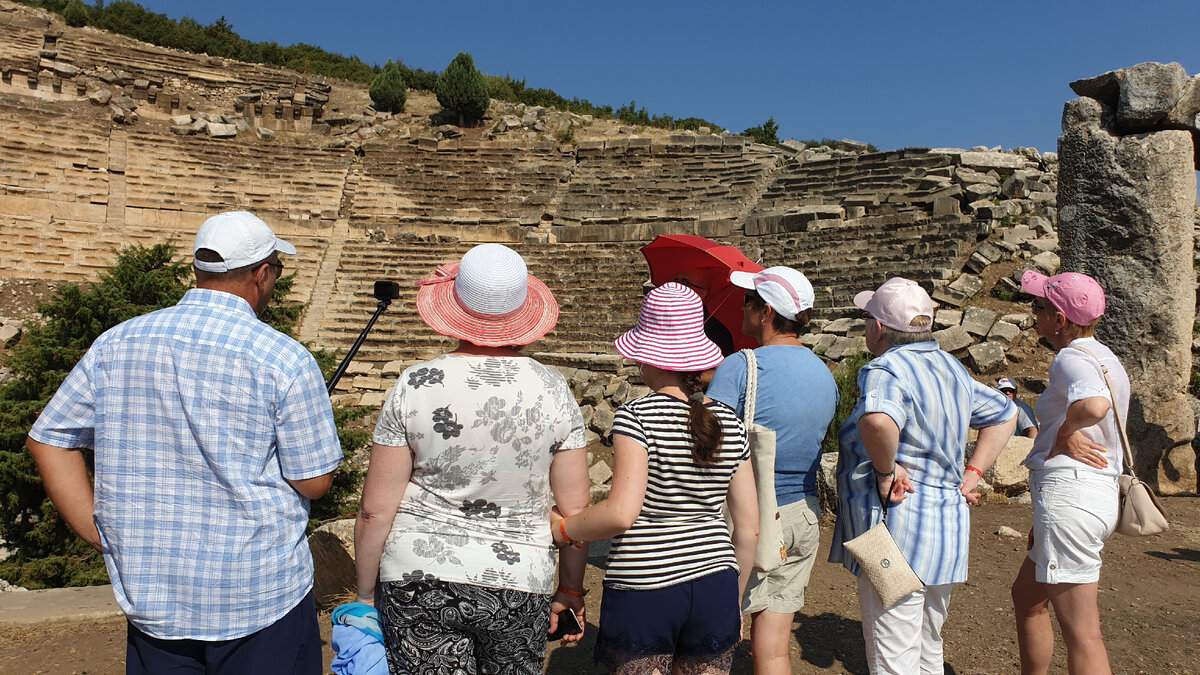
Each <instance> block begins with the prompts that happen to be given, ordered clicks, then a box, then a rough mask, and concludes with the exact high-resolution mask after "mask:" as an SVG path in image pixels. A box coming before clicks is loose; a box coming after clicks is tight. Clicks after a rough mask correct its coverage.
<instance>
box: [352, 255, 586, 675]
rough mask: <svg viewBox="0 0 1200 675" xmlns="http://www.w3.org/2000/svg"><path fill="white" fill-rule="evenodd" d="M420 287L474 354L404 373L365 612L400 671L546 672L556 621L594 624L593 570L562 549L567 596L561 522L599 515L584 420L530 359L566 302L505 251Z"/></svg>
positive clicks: (361, 518) (363, 565) (559, 379)
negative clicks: (590, 505) (557, 540)
mask: <svg viewBox="0 0 1200 675" xmlns="http://www.w3.org/2000/svg"><path fill="white" fill-rule="evenodd" d="M417 284H418V286H420V289H419V290H418V292H417V310H418V312H419V313H420V315H421V319H422V320H424V321H425V323H427V324H429V326H430V327H431V328H433V329H434V330H436V331H437V332H439V333H442V334H443V335H449V336H451V337H457V338H458V339H459V344H458V348H457V349H455V350H454V351H452V352H450V353H448V354H442V355H440V356H438V357H436V358H434V359H432V360H430V361H426V362H424V363H419V364H417V365H414V366H412V367H410V368H408V369H407V370H405V371H404V372H403V373H402V374H401V375H400V379H399V380H398V381H397V382H396V385H395V386H394V387H393V388H392V391H391V392H390V393H389V394H388V398H387V401H386V402H385V403H384V406H383V410H382V411H381V412H380V415H379V422H378V423H377V425H376V427H375V434H374V437H373V439H372V440H373V443H372V444H371V463H370V466H369V468H368V469H367V477H366V481H365V483H364V485H363V493H362V504H361V507H360V509H359V513H358V520H357V521H356V523H355V527H354V542H355V552H356V562H357V568H358V600H359V601H360V602H365V603H369V604H374V605H375V606H376V608H377V609H378V610H379V614H380V616H381V623H382V624H383V636H384V645H385V647H386V648H387V657H388V665H389V668H390V670H391V672H393V673H429V674H434V673H447V674H449V673H460V672H470V673H474V672H503V673H514V674H515V673H522V674H525V673H527V674H529V675H540V674H541V672H542V667H543V661H544V659H545V651H546V633H547V631H548V630H549V631H553V630H554V629H555V628H556V627H557V619H558V616H557V612H559V611H562V610H564V609H568V608H569V609H571V610H572V611H574V613H575V615H576V617H577V618H578V619H579V623H580V625H581V626H582V625H583V620H584V610H583V571H584V566H585V565H586V562H587V560H586V551H580V550H576V549H566V550H563V552H562V553H561V557H560V559H559V561H558V562H559V563H560V566H559V574H558V581H559V583H558V586H557V590H556V588H555V584H554V571H555V557H556V556H555V555H554V547H553V542H552V540H551V537H550V532H549V528H548V523H549V517H550V509H551V504H552V502H557V504H558V507H559V508H560V509H561V510H562V511H563V512H564V513H574V512H577V511H579V510H581V509H583V507H585V506H586V505H587V501H588V478H587V459H586V455H585V451H584V449H583V447H584V445H585V441H584V431H583V417H582V415H581V414H580V412H579V407H578V405H576V403H575V399H574V397H573V396H572V395H571V391H570V389H569V388H568V386H567V382H566V380H565V379H564V378H563V376H562V375H561V374H560V373H559V372H558V371H556V370H554V369H552V368H548V367H546V366H543V365H542V364H540V363H538V362H537V361H534V360H533V359H531V358H529V357H526V356H522V355H521V354H520V353H519V352H518V351H517V347H518V346H519V345H525V344H528V343H530V342H533V341H534V340H536V339H538V338H540V337H541V336H542V335H544V334H546V333H547V332H548V331H549V330H550V329H551V328H553V327H554V324H555V321H556V320H557V318H558V305H557V304H556V303H555V301H554V296H553V295H552V294H551V293H550V291H549V289H547V288H546V286H545V284H543V283H542V282H541V281H539V280H538V279H537V278H536V277H534V276H533V275H530V274H528V272H527V271H526V268H525V262H524V261H523V260H522V259H521V256H520V255H518V254H517V253H516V252H515V251H513V250H511V249H509V248H507V247H504V246H500V245H499V244H483V245H480V246H476V247H475V248H473V249H471V250H470V251H468V252H467V253H466V255H464V256H463V258H462V262H461V263H452V264H449V265H441V266H439V267H438V268H437V270H436V271H435V272H434V274H433V275H432V276H430V277H428V278H426V279H422V280H421V281H419V282H417ZM581 636H582V633H577V634H574V635H571V636H568V637H567V638H564V639H566V640H577V639H579V637H581Z"/></svg>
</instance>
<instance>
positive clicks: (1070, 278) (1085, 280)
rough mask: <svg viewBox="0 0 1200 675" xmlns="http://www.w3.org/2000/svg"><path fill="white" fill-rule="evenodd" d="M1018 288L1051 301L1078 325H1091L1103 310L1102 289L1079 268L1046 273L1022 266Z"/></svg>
mask: <svg viewBox="0 0 1200 675" xmlns="http://www.w3.org/2000/svg"><path fill="white" fill-rule="evenodd" d="M1021 288H1023V289H1025V292H1026V293H1029V294H1030V295H1036V296H1037V297H1039V298H1046V299H1047V300H1049V301H1050V302H1052V303H1054V307H1055V308H1056V309H1057V310H1058V311H1060V312H1062V313H1063V316H1065V317H1067V319H1068V320H1070V321H1071V323H1074V324H1078V325H1080V326H1088V325H1091V323H1092V322H1093V321H1095V320H1096V319H1099V318H1100V317H1101V316H1102V315H1103V314H1104V289H1103V288H1101V287H1100V284H1099V283H1097V282H1096V280H1095V279H1093V278H1091V277H1089V276H1088V275H1086V274H1082V273H1080V272H1060V273H1058V274H1055V275H1054V276H1052V277H1048V276H1046V275H1045V274H1039V273H1037V272H1034V271H1033V270H1025V273H1024V274H1022V275H1021Z"/></svg>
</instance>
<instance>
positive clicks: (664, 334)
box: [614, 281, 724, 373]
mask: <svg viewBox="0 0 1200 675" xmlns="http://www.w3.org/2000/svg"><path fill="white" fill-rule="evenodd" d="M614 344H615V345H616V348H617V353H618V354H620V355H621V356H624V357H625V358H627V359H629V360H630V361H636V362H638V363H647V364H650V365H652V366H655V367H657V368H662V369H663V370H673V371H676V372H682V373H691V372H699V371H701V370H708V369H709V368H716V367H717V366H718V365H720V363H721V361H722V360H724V357H723V356H721V349H720V348H719V347H717V345H716V344H714V343H713V341H712V340H709V339H708V336H706V335H705V334H704V305H703V304H702V303H701V302H700V296H698V295H696V292H695V291H693V290H692V289H690V288H688V287H687V286H684V285H683V284H681V283H677V282H674V281H672V282H670V283H666V284H663V285H662V286H659V287H658V288H656V289H654V290H652V291H650V292H649V293H647V294H646V297H645V298H644V299H643V300H642V309H641V311H640V312H638V320H637V325H636V326H634V327H633V328H631V329H630V330H628V331H626V332H625V333H623V334H622V335H621V336H620V337H618V338H617V340H616V342H615V343H614Z"/></svg>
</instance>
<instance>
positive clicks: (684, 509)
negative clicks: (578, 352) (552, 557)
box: [551, 282, 758, 674]
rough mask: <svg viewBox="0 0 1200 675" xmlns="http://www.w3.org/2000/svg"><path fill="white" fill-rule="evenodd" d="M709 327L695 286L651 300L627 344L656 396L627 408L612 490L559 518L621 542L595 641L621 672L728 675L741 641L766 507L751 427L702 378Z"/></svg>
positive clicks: (575, 535)
mask: <svg viewBox="0 0 1200 675" xmlns="http://www.w3.org/2000/svg"><path fill="white" fill-rule="evenodd" d="M703 322H704V310H703V309H702V307H701V303H700V298H699V296H697V295H696V294H695V293H694V292H693V291H691V290H690V289H688V288H687V287H685V286H683V285H682V284H678V283H674V282H671V283H667V284H663V285H662V286H660V287H658V288H656V289H654V290H653V291H651V292H650V293H649V294H647V296H646V298H645V300H644V301H643V302H642V308H641V312H640V313H639V315H638V323H637V326H636V327H635V328H633V329H632V330H630V331H628V332H627V333H625V334H623V335H622V336H621V337H619V338H617V341H616V348H617V352H618V353H620V354H621V355H622V356H624V357H625V358H627V359H629V360H631V361H636V362H637V363H639V364H640V367H641V372H642V380H643V381H644V382H645V383H646V385H647V386H648V387H650V389H652V390H653V391H652V392H651V393H650V394H648V395H646V396H644V397H642V398H639V399H637V400H635V401H630V402H629V403H626V404H625V405H623V406H621V408H620V409H619V410H618V411H617V413H616V418H615V420H614V422H613V436H612V437H613V458H614V464H615V466H614V475H613V483H612V492H611V493H610V495H609V497H608V499H605V500H604V501H602V502H600V503H599V504H595V505H593V506H590V507H588V508H587V509H585V510H584V511H582V512H581V513H578V514H576V515H569V516H567V517H566V518H563V519H561V520H556V521H552V523H551V531H552V532H553V533H554V538H555V542H556V543H559V544H560V545H568V546H570V545H581V544H582V542H586V541H593V540H597V539H605V538H608V537H613V544H612V549H611V550H610V552H609V556H608V568H607V573H606V574H605V577H604V598H603V600H602V602H601V606H600V630H599V635H598V637H597V638H596V659H597V660H602V661H604V662H605V663H606V665H607V666H608V668H609V671H610V672H613V673H652V672H660V673H669V672H672V668H674V669H675V670H674V672H683V673H701V672H703V673H714V674H715V673H722V672H726V673H727V672H729V669H730V667H731V666H732V663H733V654H734V651H735V650H736V648H737V645H738V642H739V641H740V639H741V634H742V631H741V611H740V608H739V604H740V602H739V599H740V598H741V595H742V591H744V590H745V587H746V581H747V579H748V578H749V575H750V568H751V565H752V564H753V561H754V548H755V545H756V543H757V539H758V502H757V499H756V496H755V491H754V474H753V471H752V470H751V468H750V466H749V457H750V453H749V450H748V448H747V445H746V430H745V428H744V427H743V426H742V422H741V420H739V419H738V417H737V414H736V413H734V412H733V410H732V409H731V408H729V406H727V405H725V404H723V403H720V402H717V401H713V400H712V399H710V398H708V397H707V396H705V395H704V392H703V389H702V387H701V385H700V377H699V375H700V371H703V370H706V369H708V368H713V367H715V366H716V365H717V364H718V363H720V362H721V351H720V349H718V347H717V346H716V345H715V344H713V342H712V341H711V340H709V339H708V338H707V337H705V334H704V328H703ZM726 499H728V502H729V509H730V512H731V515H732V519H733V533H732V536H731V534H730V531H729V528H728V527H727V526H726V524H725V520H724V518H723V517H722V515H721V505H722V504H723V503H725V501H726Z"/></svg>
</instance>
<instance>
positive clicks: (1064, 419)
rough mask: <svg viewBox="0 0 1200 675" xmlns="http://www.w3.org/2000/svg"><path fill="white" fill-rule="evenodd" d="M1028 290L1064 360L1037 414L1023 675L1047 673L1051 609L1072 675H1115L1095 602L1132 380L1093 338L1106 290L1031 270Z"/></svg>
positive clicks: (1021, 617)
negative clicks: (1121, 422)
mask: <svg viewBox="0 0 1200 675" xmlns="http://www.w3.org/2000/svg"><path fill="white" fill-rule="evenodd" d="M1021 287H1022V288H1023V289H1024V290H1025V292H1027V293H1029V294H1030V295H1033V296H1034V297H1033V303H1032V308H1033V317H1034V320H1035V321H1036V325H1035V327H1036V329H1037V332H1038V335H1040V336H1042V337H1043V338H1044V339H1045V340H1046V341H1047V342H1049V343H1050V344H1051V345H1052V346H1053V347H1054V348H1055V349H1056V350H1058V354H1057V355H1055V357H1054V360H1053V361H1052V362H1051V363H1050V382H1049V385H1048V386H1047V387H1046V390H1045V391H1044V392H1042V394H1041V395H1040V396H1039V397H1038V400H1037V404H1036V405H1035V406H1034V411H1035V412H1036V414H1037V418H1038V419H1039V420H1040V421H1041V430H1040V431H1039V432H1038V435H1037V437H1036V438H1034V440H1033V448H1032V449H1031V450H1030V451H1029V455H1028V456H1027V457H1026V458H1025V461H1024V462H1023V464H1024V465H1025V466H1027V467H1029V491H1030V493H1031V495H1032V497H1033V527H1032V528H1031V529H1030V531H1029V555H1028V556H1027V557H1026V558H1025V561H1024V562H1023V563H1022V564H1021V569H1020V571H1019V572H1018V573H1017V579H1016V581H1014V582H1013V585H1012V598H1013V609H1014V612H1015V614H1016V619H1017V644H1018V646H1019V647H1020V654H1021V672H1025V673H1044V672H1046V671H1047V669H1048V668H1049V667H1050V659H1051V657H1052V655H1053V653H1054V630H1053V628H1052V627H1051V625H1050V613H1049V611H1048V610H1049V607H1050V606H1053V607H1054V614H1055V616H1056V618H1057V619H1058V624H1059V626H1060V627H1061V628H1062V633H1063V641H1064V642H1065V643H1066V646H1067V666H1068V668H1069V670H1070V671H1071V672H1072V673H1109V672H1111V670H1110V669H1109V663H1108V653H1107V652H1106V651H1105V649H1104V639H1103V637H1102V635H1101V633H1100V608H1099V605H1098V602H1097V597H1098V593H1099V580H1100V551H1101V549H1102V548H1103V547H1104V542H1105V541H1106V540H1107V539H1108V537H1109V535H1111V534H1112V532H1113V529H1114V528H1115V527H1116V524H1117V503H1118V488H1117V476H1118V475H1120V473H1121V466H1122V454H1123V453H1122V446H1121V438H1120V431H1119V430H1118V428H1117V423H1116V420H1115V419H1114V417H1113V416H1114V414H1116V415H1120V416H1121V419H1122V420H1124V419H1126V416H1127V414H1128V410H1129V377H1128V375H1126V374H1125V369H1124V368H1123V367H1122V366H1121V362H1120V361H1118V360H1117V357H1116V356H1115V355H1114V354H1113V353H1112V350H1110V349H1109V348H1108V347H1106V346H1105V345H1103V344H1101V343H1100V342H1099V341H1098V340H1096V338H1095V337H1094V330H1095V327H1096V323H1097V321H1099V319H1100V317H1101V315H1103V314H1104V289H1103V288H1101V287H1100V284H1098V283H1096V280H1095V279H1093V278H1091V277H1089V276H1088V275H1086V274H1081V273H1079V272H1062V273H1059V274H1055V275H1054V276H1051V277H1047V276H1046V275H1044V274H1039V273H1037V272H1034V271H1032V270H1029V271H1026V272H1025V274H1024V275H1023V276H1022V277H1021ZM1102 366H1103V368H1105V369H1107V371H1108V378H1109V379H1110V380H1111V381H1112V389H1111V390H1110V389H1109V386H1108V384H1107V383H1106V382H1105V379H1104V374H1103V372H1102V369H1101V367H1102Z"/></svg>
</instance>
